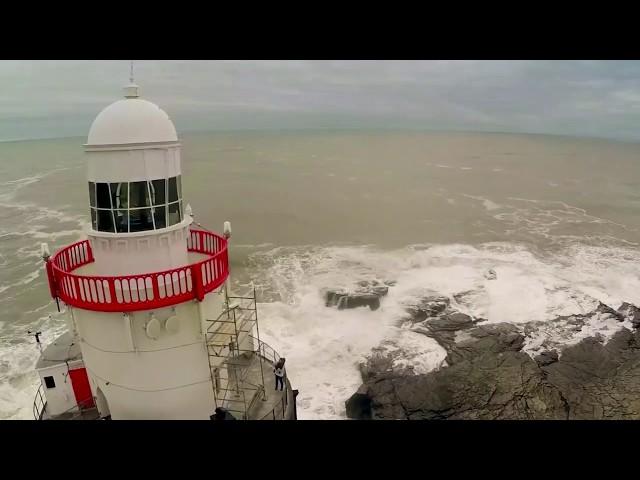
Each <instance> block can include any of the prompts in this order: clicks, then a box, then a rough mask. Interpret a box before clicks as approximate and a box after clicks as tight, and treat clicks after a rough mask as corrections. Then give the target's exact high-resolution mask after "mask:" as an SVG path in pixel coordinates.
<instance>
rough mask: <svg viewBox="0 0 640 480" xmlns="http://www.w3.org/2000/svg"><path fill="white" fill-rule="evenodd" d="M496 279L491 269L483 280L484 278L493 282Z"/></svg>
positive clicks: (494, 272)
mask: <svg viewBox="0 0 640 480" xmlns="http://www.w3.org/2000/svg"><path fill="white" fill-rule="evenodd" d="M497 277H498V275H497V274H496V271H495V270H494V269H493V268H490V269H489V270H487V271H486V272H485V274H484V278H486V279H487V280H495V279H496V278H497Z"/></svg>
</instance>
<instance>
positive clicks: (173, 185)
mask: <svg viewBox="0 0 640 480" xmlns="http://www.w3.org/2000/svg"><path fill="white" fill-rule="evenodd" d="M180 188H181V187H180V177H172V178H170V179H169V201H170V202H176V201H178V200H180V197H179V189H180Z"/></svg>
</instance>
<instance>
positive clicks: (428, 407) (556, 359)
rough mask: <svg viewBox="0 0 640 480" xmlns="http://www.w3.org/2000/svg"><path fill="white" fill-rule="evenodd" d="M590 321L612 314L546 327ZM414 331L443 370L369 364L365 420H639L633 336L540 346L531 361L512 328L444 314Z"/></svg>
mask: <svg viewBox="0 0 640 480" xmlns="http://www.w3.org/2000/svg"><path fill="white" fill-rule="evenodd" d="M445 310H446V309H445ZM595 315H614V314H613V313H612V311H611V309H610V307H608V306H606V305H604V304H600V305H598V307H597V308H596V309H594V310H593V311H592V312H590V313H588V314H586V315H573V316H567V317H561V318H559V319H557V321H556V322H554V323H555V324H558V325H562V324H565V323H569V326H571V327H572V328H575V327H579V328H581V327H582V326H583V325H584V323H585V322H586V321H587V320H589V319H591V318H593V317H594V316H595ZM614 316H616V318H617V317H618V316H620V317H622V318H623V319H625V320H626V319H628V320H630V321H634V320H636V322H637V319H638V317H640V310H639V309H638V308H636V307H635V306H633V305H631V304H623V306H621V307H620V309H618V311H617V312H615V315H614ZM541 323H549V322H531V324H532V325H531V329H530V331H529V333H533V332H535V331H536V328H537V327H538V326H539V325H538V324H541ZM415 326H416V328H420V331H421V332H422V333H425V334H426V335H429V336H432V337H433V338H434V339H436V340H437V341H438V342H439V343H440V344H441V345H442V346H443V347H444V348H445V349H446V350H447V358H446V364H447V365H446V366H444V367H442V368H439V369H438V370H435V371H432V372H429V373H427V374H424V375H416V374H414V373H410V372H403V371H400V370H398V369H395V370H394V368H393V361H392V360H390V359H387V360H384V359H379V360H377V362H379V363H376V362H372V363H370V364H369V365H368V370H367V374H366V375H365V374H363V380H364V382H365V383H364V386H365V387H366V389H364V388H363V389H362V390H360V391H359V392H360V393H361V394H362V395H365V396H366V402H368V403H367V404H368V405H369V406H370V408H371V418H373V419H640V329H638V328H635V329H634V330H633V331H629V330H627V329H626V328H623V329H621V330H620V331H618V332H616V333H615V334H614V335H613V336H612V337H611V338H610V340H609V341H606V339H605V337H604V336H602V335H595V336H593V337H589V338H586V339H583V340H581V341H580V342H579V343H577V344H575V345H572V346H569V347H565V348H563V350H562V351H561V352H558V350H557V349H555V348H554V347H551V348H550V347H549V346H547V347H545V350H543V351H542V352H541V353H539V354H538V355H537V356H536V357H535V359H532V358H531V357H530V356H529V355H528V354H527V353H525V352H523V351H522V347H523V344H524V335H523V334H522V333H521V332H520V331H519V329H518V327H517V326H515V325H511V324H507V323H504V324H490V325H478V324H477V321H474V320H473V319H471V318H469V317H466V318H465V316H462V314H456V313H455V312H450V311H447V312H446V313H442V312H441V313H440V315H439V317H438V318H429V319H427V320H425V321H422V322H421V323H419V324H418V323H417V324H416V325H415ZM524 328H525V331H526V326H525V327H524ZM551 343H553V342H549V345H550V344H551ZM542 346H543V347H544V346H545V343H544V342H543V344H542ZM385 362H387V363H385ZM389 362H391V363H389ZM363 392H366V393H363ZM360 401H363V402H364V401H365V400H364V399H362V398H361V399H360ZM354 418H355V417H354Z"/></svg>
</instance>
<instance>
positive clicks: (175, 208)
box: [169, 202, 182, 226]
mask: <svg viewBox="0 0 640 480" xmlns="http://www.w3.org/2000/svg"><path fill="white" fill-rule="evenodd" d="M181 221H182V208H180V202H176V203H170V204H169V226H171V225H175V224H176V223H180V222H181Z"/></svg>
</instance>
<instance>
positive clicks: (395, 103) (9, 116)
mask: <svg viewBox="0 0 640 480" xmlns="http://www.w3.org/2000/svg"><path fill="white" fill-rule="evenodd" d="M128 77H129V61H128V60H122V61H51V60H48V61H6V60H5V61H0V140H7V139H18V138H47V137H67V136H86V134H87V133H88V130H89V126H90V125H91V122H92V120H93V118H95V116H96V115H97V114H98V112H99V111H100V110H101V109H102V108H104V107H105V106H107V105H108V104H109V103H111V102H112V101H114V100H117V99H118V98H120V97H121V96H122V90H121V87H122V86H123V85H124V84H125V83H127V81H128ZM135 80H136V83H138V84H139V85H140V86H141V94H142V96H143V97H144V98H146V99H148V100H151V101H153V102H155V103H157V104H159V105H160V106H161V107H162V108H163V109H164V110H165V111H166V112H167V113H168V114H169V116H170V117H171V118H172V120H173V121H174V123H175V124H176V128H177V130H178V132H186V131H190V130H243V129H291V128H323V129H336V128H375V129H380V128H390V129H401V128H412V129H428V130H468V131H493V132H521V133H524V132H526V133H550V134H558V135H576V136H596V137H608V138H614V139H623V140H638V141H640V62H639V61H151V60H145V61H142V60H140V61H136V62H135Z"/></svg>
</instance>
